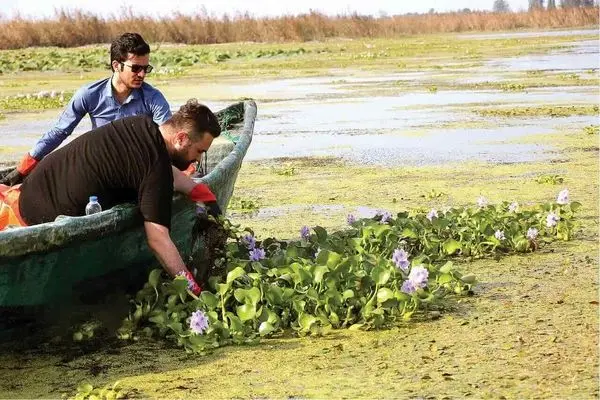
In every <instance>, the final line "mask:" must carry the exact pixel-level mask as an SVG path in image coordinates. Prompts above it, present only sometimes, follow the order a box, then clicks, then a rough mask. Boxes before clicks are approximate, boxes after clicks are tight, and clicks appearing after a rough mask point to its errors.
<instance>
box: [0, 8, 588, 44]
mask: <svg viewBox="0 0 600 400" xmlns="http://www.w3.org/2000/svg"><path fill="white" fill-rule="evenodd" d="M598 19H599V18H598V8H597V7H591V8H568V9H556V10H551V11H545V10H535V11H531V12H516V13H492V12H484V11H480V12H469V13H461V12H453V13H444V14H438V13H430V14H417V15H394V16H383V15H382V16H380V17H371V16H361V15H358V14H355V13H354V14H347V15H337V16H326V15H324V14H321V13H318V12H314V11H313V12H310V13H308V14H303V15H298V16H281V17H275V18H272V17H269V18H256V17H252V16H250V15H249V14H236V15H229V16H224V17H222V18H215V17H213V16H209V15H208V13H207V12H206V11H204V12H199V13H196V14H192V15H183V14H180V13H174V14H173V15H172V16H170V17H165V18H161V19H156V18H152V17H149V16H144V15H143V14H136V13H134V11H133V8H130V9H129V10H127V9H122V10H121V12H119V13H118V14H116V15H115V14H113V15H112V16H111V17H108V18H101V17H98V16H96V15H94V14H91V13H86V12H84V11H81V10H75V11H66V10H59V11H57V12H56V14H55V16H54V17H52V18H46V19H41V20H32V19H27V18H24V17H16V18H13V19H10V20H3V21H0V49H17V48H25V47H32V46H58V47H75V46H82V45H87V44H94V43H108V42H110V41H111V40H112V39H113V38H115V37H117V36H118V35H120V34H121V33H122V32H129V31H131V30H132V27H136V29H135V31H137V32H139V33H141V34H142V35H143V36H144V37H145V39H146V40H148V41H152V42H172V43H186V44H208V43H230V42H290V41H293V42H306V41H313V40H324V39H328V38H334V37H346V38H374V37H386V38H392V37H399V36H404V35H414V34H423V33H447V32H452V33H456V32H465V31H500V30H512V29H527V28H530V29H547V28H567V27H580V26H591V25H597V24H598Z"/></svg>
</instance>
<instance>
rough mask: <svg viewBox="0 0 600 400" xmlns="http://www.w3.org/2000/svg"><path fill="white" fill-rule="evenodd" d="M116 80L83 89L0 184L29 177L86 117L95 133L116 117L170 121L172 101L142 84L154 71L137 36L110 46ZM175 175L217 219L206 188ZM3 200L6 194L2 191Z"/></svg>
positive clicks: (146, 48)
mask: <svg viewBox="0 0 600 400" xmlns="http://www.w3.org/2000/svg"><path fill="white" fill-rule="evenodd" d="M110 60H111V65H110V67H111V70H112V76H110V77H108V78H105V79H101V80H99V81H96V82H92V83H90V84H88V85H85V86H83V87H81V88H80V89H79V90H77V92H75V94H74V95H73V97H72V98H71V100H70V101H69V104H68V105H67V107H66V109H65V110H64V111H63V113H62V114H61V116H60V118H59V120H58V123H57V124H56V125H55V126H54V127H53V128H52V129H50V130H49V131H48V132H46V134H45V135H44V136H42V138H41V139H40V140H38V142H37V143H36V144H35V146H34V147H33V149H31V150H30V151H29V152H28V153H27V154H25V157H23V159H22V160H21V161H20V162H19V164H18V165H17V168H16V169H15V170H14V171H12V172H11V173H9V174H8V175H7V176H6V177H5V178H4V179H2V180H0V186H1V185H7V186H14V185H17V184H19V183H21V182H23V180H24V179H25V177H26V176H27V175H29V173H31V171H32V170H33V169H34V168H35V167H36V166H37V164H38V163H39V162H40V161H41V160H42V159H43V158H44V157H45V156H46V155H48V154H49V153H50V152H52V151H53V150H54V149H56V148H57V147H58V146H59V145H60V144H61V143H62V142H63V141H64V140H65V139H66V138H67V137H68V136H69V135H70V134H71V133H72V132H73V130H74V129H75V127H76V126H77V125H78V124H79V122H80V121H81V119H82V118H83V117H84V116H85V115H86V114H88V115H89V116H90V120H91V122H92V129H96V128H98V127H101V126H103V125H105V124H108V123H110V122H113V121H115V120H117V119H120V118H124V117H129V116H134V115H148V116H150V117H152V119H153V120H154V122H155V123H156V124H157V125H162V124H163V123H164V122H165V121H167V120H168V119H169V118H171V110H170V107H169V103H168V102H167V100H166V99H165V97H164V96H163V94H162V93H161V92H160V91H158V90H157V89H155V88H154V87H152V86H151V85H149V84H148V83H145V82H144V79H145V78H146V74H148V73H150V72H152V66H151V65H150V64H149V62H150V46H149V45H148V43H146V42H145V41H144V39H143V38H142V36H141V35H139V34H137V33H124V34H123V35H121V36H119V37H118V38H117V39H115V40H114V41H113V42H112V43H111V46H110ZM173 176H174V179H176V180H177V181H178V183H179V185H178V187H180V188H182V190H184V193H185V194H188V195H189V196H190V198H191V199H192V200H194V201H202V202H205V203H207V210H208V212H209V213H210V214H212V215H215V216H216V215H218V214H220V213H221V210H220V209H219V207H218V206H217V203H216V202H215V201H212V199H213V198H214V195H212V193H211V192H210V190H209V189H208V187H206V185H198V184H196V183H195V182H194V181H193V180H191V179H189V178H188V177H187V176H186V175H184V174H183V173H182V172H181V171H179V170H177V169H176V168H173ZM0 200H2V193H1V192H0Z"/></svg>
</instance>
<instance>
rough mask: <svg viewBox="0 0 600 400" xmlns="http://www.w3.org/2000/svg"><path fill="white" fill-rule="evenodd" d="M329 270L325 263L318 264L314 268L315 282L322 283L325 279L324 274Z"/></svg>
mask: <svg viewBox="0 0 600 400" xmlns="http://www.w3.org/2000/svg"><path fill="white" fill-rule="evenodd" d="M327 272H329V268H327V267H326V266H325V265H317V266H316V267H315V270H314V282H315V283H321V282H322V281H323V275H325V273H327Z"/></svg>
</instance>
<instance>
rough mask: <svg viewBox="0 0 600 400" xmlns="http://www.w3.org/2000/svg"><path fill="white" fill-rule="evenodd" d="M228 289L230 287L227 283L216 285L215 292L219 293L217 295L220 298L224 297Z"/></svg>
mask: <svg viewBox="0 0 600 400" xmlns="http://www.w3.org/2000/svg"><path fill="white" fill-rule="evenodd" d="M230 287H231V284H229V283H219V284H217V290H218V291H219V294H220V295H221V297H225V295H226V294H227V292H228V291H229V288H230Z"/></svg>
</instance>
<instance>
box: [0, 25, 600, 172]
mask: <svg viewBox="0 0 600 400" xmlns="http://www.w3.org/2000/svg"><path fill="white" fill-rule="evenodd" d="M589 32H590V31H582V32H579V33H589ZM573 33H575V34H577V33H578V31H572V32H569V34H573ZM528 34H529V33H518V35H528ZM536 34H540V33H539V32H538V33H536ZM546 34H548V35H556V34H566V33H559V32H547V33H546ZM498 35H502V34H493V35H484V36H491V37H496V36H498ZM511 35H517V34H516V33H511ZM498 37H504V36H498ZM515 37H516V36H515ZM598 53H599V52H598V41H582V42H578V43H575V44H574V46H573V47H572V48H570V49H568V50H564V49H563V50H560V51H556V52H553V53H551V54H547V55H526V56H521V57H511V58H502V59H493V60H489V61H487V62H486V63H485V65H484V66H483V67H474V68H469V69H463V70H457V71H452V74H453V75H451V76H452V77H453V78H452V79H454V82H455V83H457V84H460V83H465V82H478V81H494V80H496V81H498V80H502V79H503V74H505V73H507V72H508V73H510V72H517V71H529V70H545V71H557V72H564V71H569V72H576V73H580V74H582V75H583V74H586V73H587V74H588V75H589V71H590V70H594V69H597V68H598V66H599V65H598V64H599V62H600V61H599V60H600V58H599V54H598ZM333 72H334V74H333V76H327V77H310V78H298V79H280V80H271V81H259V82H256V83H234V84H232V85H231V87H230V88H229V89H230V90H229V92H230V93H232V99H235V98H239V97H242V96H245V97H253V98H255V99H256V101H257V103H258V110H259V111H258V119H257V121H256V125H255V133H254V139H253V144H252V146H251V147H250V149H249V151H248V154H247V156H246V159H247V160H264V159H273V158H279V157H309V156H336V157H341V158H343V159H345V160H347V161H349V162H352V163H361V164H376V165H431V164H440V163H447V162H459V161H475V160H477V161H487V162H493V163H512V162H526V161H534V160H540V159H544V158H547V157H549V156H550V155H551V150H552V149H551V148H549V147H548V146H540V145H532V144H518V143H515V139H519V138H521V137H524V136H529V135H537V134H546V133H550V132H552V131H553V130H555V129H557V128H560V127H561V126H565V125H569V126H574V127H583V126H585V125H589V124H597V123H598V118H597V117H593V116H590V117H576V118H573V117H569V118H533V119H527V118H525V119H501V118H483V117H480V116H478V115H477V114H476V113H474V112H473V110H474V108H475V107H484V106H507V107H510V106H525V105H552V104H565V105H567V104H590V103H597V102H598V92H597V88H589V87H561V88H560V90H557V89H556V88H541V89H533V90H528V91H527V92H504V91H500V90H439V91H437V92H433V93H430V92H426V91H423V88H420V89H419V90H420V91H419V92H401V93H399V94H396V95H377V93H378V92H379V90H378V88H381V87H382V85H383V87H385V86H386V85H387V84H389V85H402V83H403V82H406V83H407V84H409V83H414V82H417V81H422V80H426V79H431V77H434V76H436V74H437V75H438V76H440V74H442V75H443V74H444V72H443V71H442V72H431V73H430V72H424V71H417V72H402V73H395V74H394V73H386V74H382V75H378V76H375V75H373V74H372V73H371V74H369V75H365V74H360V73H357V72H356V71H350V72H349V73H347V75H341V73H342V72H343V71H340V70H336V71H333ZM595 74H597V72H596V73H595ZM589 76H596V75H589ZM369 88H371V89H372V90H371V92H372V93H373V94H374V95H368V96H365V95H364V92H365V89H367V90H368V89H369ZM190 90H193V88H190ZM356 90H360V94H357V93H358V92H356V93H355V91H356ZM388 93H389V92H388ZM261 100H268V101H261ZM232 101H233V100H231V101H227V100H225V101H221V102H208V103H207V104H208V105H209V106H210V107H212V108H213V109H219V108H223V107H225V106H226V105H227V104H228V103H230V102H232ZM179 105H180V104H172V106H173V108H174V109H177V108H178V107H179ZM473 122H480V123H483V124H486V123H489V122H493V123H492V124H488V125H489V126H491V127H490V128H477V129H475V128H472V127H470V126H473ZM53 123H54V119H48V117H46V118H41V119H39V120H27V121H16V120H13V119H12V118H11V119H8V120H6V121H2V122H0V130H2V132H3V133H2V142H3V146H7V147H10V148H14V149H15V151H17V152H21V151H22V149H26V148H29V147H31V146H32V145H33V144H34V143H35V141H36V140H37V139H38V138H39V137H40V135H41V134H42V133H43V132H45V131H46V130H48V129H49V128H50V127H51V126H52V124H53ZM463 123H464V125H465V127H464V128H456V126H459V127H460V125H461V124H463ZM447 124H452V126H453V128H452V129H448V128H444V126H445V125H447ZM482 126H485V125H482ZM89 129H90V123H89V121H88V120H87V119H85V120H84V121H83V122H82V123H81V124H80V126H79V127H78V128H77V129H76V131H75V133H74V134H73V135H72V137H71V139H72V138H73V137H76V136H77V135H78V134H81V133H83V132H86V131H87V130H89ZM8 156H9V152H4V153H2V152H0V161H1V158H3V157H4V158H6V157H8Z"/></svg>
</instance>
